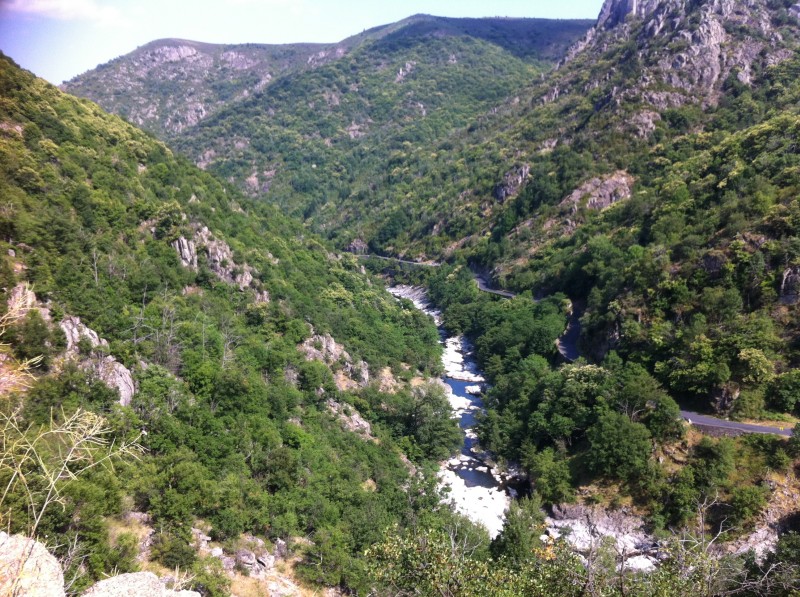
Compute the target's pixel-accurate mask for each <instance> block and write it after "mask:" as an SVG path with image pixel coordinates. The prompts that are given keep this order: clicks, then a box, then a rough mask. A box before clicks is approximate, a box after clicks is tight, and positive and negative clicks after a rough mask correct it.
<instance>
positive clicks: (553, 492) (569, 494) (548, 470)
mask: <svg viewBox="0 0 800 597" xmlns="http://www.w3.org/2000/svg"><path fill="white" fill-rule="evenodd" d="M522 464H523V466H524V467H525V469H526V470H527V471H528V474H529V475H530V478H531V482H532V483H533V486H534V488H535V490H536V493H537V494H538V495H540V496H541V499H542V501H544V502H545V503H547V504H562V503H564V502H572V501H574V500H575V490H574V489H573V486H572V479H571V475H570V472H569V466H568V464H567V460H566V458H564V457H563V456H560V455H557V454H556V452H555V450H553V448H545V449H544V450H542V451H541V452H535V451H534V449H533V448H532V447H530V446H529V447H528V450H525V451H524V453H523V460H522Z"/></svg>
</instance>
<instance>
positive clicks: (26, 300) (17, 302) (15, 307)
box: [8, 282, 38, 317]
mask: <svg viewBox="0 0 800 597" xmlns="http://www.w3.org/2000/svg"><path fill="white" fill-rule="evenodd" d="M37 308H38V301H37V299H36V294H35V293H34V292H33V290H31V287H30V286H29V285H28V284H27V283H26V282H21V283H19V284H17V285H16V286H14V288H12V289H11V292H10V293H9V294H8V311H9V312H13V311H17V312H18V313H19V316H20V317H25V316H26V315H27V314H28V311H30V310H32V309H37Z"/></svg>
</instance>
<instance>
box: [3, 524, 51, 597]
mask: <svg viewBox="0 0 800 597" xmlns="http://www.w3.org/2000/svg"><path fill="white" fill-rule="evenodd" d="M0 595H15V596H19V597H63V595H64V573H63V572H62V571H61V566H60V565H59V563H58V560H57V559H56V558H55V556H53V555H52V554H51V553H50V552H49V551H47V548H46V547H45V546H44V545H42V544H41V543H39V542H38V541H34V540H33V539H29V538H28V537H23V536H22V535H8V534H7V533H4V532H3V531H0Z"/></svg>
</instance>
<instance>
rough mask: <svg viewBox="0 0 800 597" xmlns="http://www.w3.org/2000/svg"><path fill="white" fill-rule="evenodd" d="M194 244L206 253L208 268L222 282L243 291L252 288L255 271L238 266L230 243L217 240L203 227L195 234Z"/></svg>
mask: <svg viewBox="0 0 800 597" xmlns="http://www.w3.org/2000/svg"><path fill="white" fill-rule="evenodd" d="M187 244H188V243H187ZM194 244H195V245H196V246H197V248H198V249H201V250H203V251H205V252H206V255H207V257H208V267H209V269H210V270H211V271H212V272H214V275H216V276H217V277H218V278H219V279H220V280H222V281H223V282H227V283H228V284H235V285H236V286H238V287H239V288H240V289H241V290H244V289H245V288H249V287H250V283H251V282H252V281H253V272H254V270H253V268H251V267H250V266H249V265H247V264H246V263H243V264H242V265H237V264H236V262H235V261H234V260H233V251H232V250H231V247H230V245H228V243H226V242H225V241H224V240H220V239H218V238H216V237H215V236H214V235H213V234H212V233H211V231H210V230H209V229H208V228H207V227H205V226H202V227H198V228H197V230H196V231H195V233H194Z"/></svg>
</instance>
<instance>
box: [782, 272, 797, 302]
mask: <svg viewBox="0 0 800 597" xmlns="http://www.w3.org/2000/svg"><path fill="white" fill-rule="evenodd" d="M780 296H781V303H783V304H784V305H796V304H797V303H799V302H800V266H794V267H790V268H787V269H786V270H784V272H783V279H782V280H781V295H780Z"/></svg>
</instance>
